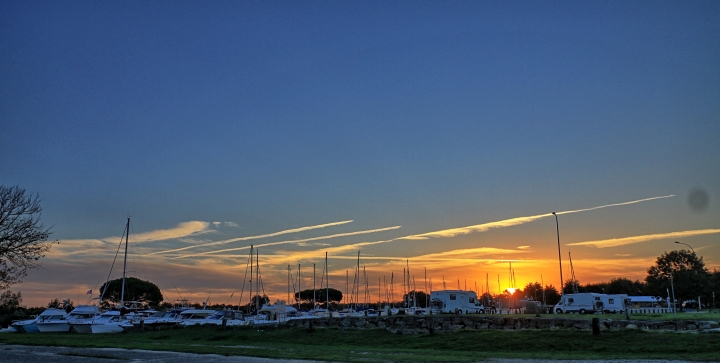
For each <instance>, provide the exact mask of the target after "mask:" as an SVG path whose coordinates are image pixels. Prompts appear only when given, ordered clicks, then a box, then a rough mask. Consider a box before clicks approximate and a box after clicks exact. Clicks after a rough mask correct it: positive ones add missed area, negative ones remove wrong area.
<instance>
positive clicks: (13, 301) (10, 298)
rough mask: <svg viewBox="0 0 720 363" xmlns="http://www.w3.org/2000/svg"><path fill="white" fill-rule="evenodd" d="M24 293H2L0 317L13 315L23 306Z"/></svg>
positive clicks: (8, 291) (0, 294)
mask: <svg viewBox="0 0 720 363" xmlns="http://www.w3.org/2000/svg"><path fill="white" fill-rule="evenodd" d="M22 300H23V299H22V293H20V292H18V293H14V292H12V291H10V290H7V291H3V292H2V293H0V315H5V314H12V313H14V312H15V310H17V309H18V308H20V305H22Z"/></svg>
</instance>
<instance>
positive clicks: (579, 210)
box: [556, 194, 675, 214]
mask: <svg viewBox="0 0 720 363" xmlns="http://www.w3.org/2000/svg"><path fill="white" fill-rule="evenodd" d="M674 196H675V194H670V195H663V196H661V197H652V198H645V199H638V200H633V201H632V202H624V203H615V204H608V205H601V206H599V207H592V208H586V209H578V210H568V211H564V212H557V213H556V214H570V213H577V212H586V211H589V210H595V209H601V208H608V207H616V206H619V205H628V204H635V203H641V202H647V201H650V200H655V199H663V198H671V197H674Z"/></svg>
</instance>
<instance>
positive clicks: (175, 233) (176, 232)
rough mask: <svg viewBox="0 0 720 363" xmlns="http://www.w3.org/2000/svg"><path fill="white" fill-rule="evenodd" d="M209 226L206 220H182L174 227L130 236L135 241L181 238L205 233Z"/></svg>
mask: <svg viewBox="0 0 720 363" xmlns="http://www.w3.org/2000/svg"><path fill="white" fill-rule="evenodd" d="M209 227H210V223H208V222H200V221H190V222H182V223H180V224H178V225H177V227H175V228H171V229H159V230H156V231H150V232H144V233H138V234H134V235H131V237H130V238H131V239H132V241H133V242H135V243H143V242H154V241H163V240H167V239H174V238H182V237H188V236H191V235H196V234H201V233H206V232H208V228H209ZM114 239H116V240H117V239H119V237H115V238H114ZM104 240H110V239H109V238H105V239H104Z"/></svg>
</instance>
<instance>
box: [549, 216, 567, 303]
mask: <svg viewBox="0 0 720 363" xmlns="http://www.w3.org/2000/svg"><path fill="white" fill-rule="evenodd" d="M552 214H553V215H554V216H555V228H556V229H557V240H558V261H559V262H560V296H562V295H563V291H565V289H564V288H563V285H564V284H565V280H563V275H562V256H561V255H560V223H559V222H558V216H557V214H556V213H555V212H552Z"/></svg>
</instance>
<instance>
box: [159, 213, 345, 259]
mask: <svg viewBox="0 0 720 363" xmlns="http://www.w3.org/2000/svg"><path fill="white" fill-rule="evenodd" d="M350 222H352V220H349V221H342V222H332V223H325V224H318V225H316V226H308V227H300V228H293V229H286V230H284V231H279V232H273V233H268V234H261V235H258V236H248V237H240V238H232V239H227V240H224V241H217V242H210V243H205V244H200V245H193V246H187V247H181V248H175V249H172V250H165V251H157V252H153V253H148V254H147V255H146V256H149V255H157V254H160V253H168V252H177V251H183V250H189V249H191V248H197V247H207V246H217V245H224V244H227V243H233V242H240V241H248V240H253V239H260V238H268V237H275V236H280V235H283V234H289V233H298V232H304V231H309V230H312V229H318V228H325V227H332V226H338V225H341V224H346V223H350Z"/></svg>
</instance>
